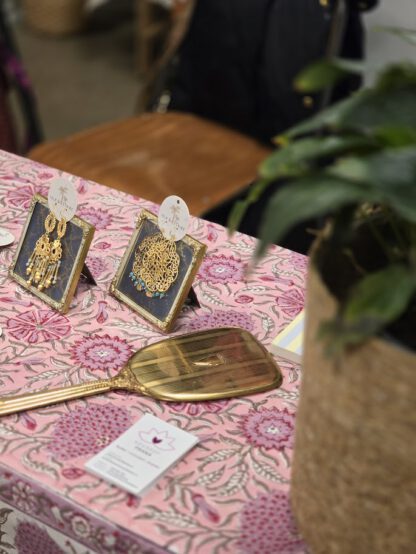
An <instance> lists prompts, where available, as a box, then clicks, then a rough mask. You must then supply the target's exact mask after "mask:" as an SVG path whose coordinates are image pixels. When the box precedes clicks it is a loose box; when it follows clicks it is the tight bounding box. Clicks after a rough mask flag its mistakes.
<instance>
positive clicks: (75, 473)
mask: <svg viewBox="0 0 416 554" xmlns="http://www.w3.org/2000/svg"><path fill="white" fill-rule="evenodd" d="M61 474H62V476H63V477H65V479H71V480H72V479H79V478H80V477H82V476H83V475H85V471H84V470H83V469H81V468H80V467H65V468H63V469H62V471H61Z"/></svg>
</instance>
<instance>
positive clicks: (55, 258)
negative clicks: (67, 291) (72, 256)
mask: <svg viewBox="0 0 416 554" xmlns="http://www.w3.org/2000/svg"><path fill="white" fill-rule="evenodd" d="M65 232H66V221H65V219H61V220H60V222H59V223H58V228H57V230H56V234H57V237H56V239H55V240H54V241H53V243H52V244H51V248H50V254H49V260H48V266H47V268H46V271H45V273H44V275H43V278H42V280H41V282H40V283H39V285H38V289H39V290H43V289H44V288H45V289H48V288H49V287H50V286H51V285H55V284H56V281H57V278H58V272H59V268H60V266H61V258H62V244H61V238H62V237H63V236H64V235H65Z"/></svg>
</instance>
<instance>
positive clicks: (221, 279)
mask: <svg viewBox="0 0 416 554" xmlns="http://www.w3.org/2000/svg"><path fill="white" fill-rule="evenodd" d="M198 275H199V277H200V278H201V279H203V280H204V281H208V283H238V282H239V281H242V280H243V275H244V264H243V262H242V261H241V260H238V259H237V258H234V257H233V256H225V255H224V254H221V255H219V256H218V255H215V254H213V255H211V256H207V257H206V258H205V260H204V261H203V263H202V266H201V269H200V270H199V273H198Z"/></svg>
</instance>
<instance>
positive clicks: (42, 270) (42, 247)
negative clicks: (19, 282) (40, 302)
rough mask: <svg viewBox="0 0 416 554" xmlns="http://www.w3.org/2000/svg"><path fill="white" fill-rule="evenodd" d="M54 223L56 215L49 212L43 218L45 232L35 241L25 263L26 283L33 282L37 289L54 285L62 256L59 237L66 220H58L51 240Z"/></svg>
mask: <svg viewBox="0 0 416 554" xmlns="http://www.w3.org/2000/svg"><path fill="white" fill-rule="evenodd" d="M56 224H57V220H56V217H55V216H54V215H53V213H52V212H49V214H48V215H47V217H46V219H45V233H44V234H43V235H42V236H41V237H39V238H38V240H37V241H36V244H35V248H34V250H33V252H32V254H31V256H30V258H29V260H28V261H27V263H26V266H27V267H26V274H27V275H29V276H30V277H29V279H28V280H27V284H28V285H31V284H32V282H33V283H34V284H35V285H36V286H37V288H38V290H43V289H47V288H49V287H50V286H51V285H55V284H56V281H57V278H58V272H59V267H60V265H61V258H62V244H61V239H62V237H63V236H64V235H65V232H66V221H65V219H61V220H60V221H59V222H58V225H57V232H56V233H57V237H56V239H55V240H54V241H53V242H51V241H50V240H49V235H50V234H51V233H52V232H53V230H54V229H55V226H56Z"/></svg>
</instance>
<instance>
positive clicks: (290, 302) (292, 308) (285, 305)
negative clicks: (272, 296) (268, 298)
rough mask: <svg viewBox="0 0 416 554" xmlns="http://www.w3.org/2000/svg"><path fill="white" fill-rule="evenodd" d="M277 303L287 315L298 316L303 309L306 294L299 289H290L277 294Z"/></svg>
mask: <svg viewBox="0 0 416 554" xmlns="http://www.w3.org/2000/svg"><path fill="white" fill-rule="evenodd" d="M276 304H277V305H278V306H279V308H281V309H282V312H283V313H285V314H286V315H288V316H290V317H296V316H297V315H298V313H300V312H301V311H302V310H303V307H304V305H305V296H304V293H303V292H300V291H299V290H298V289H290V290H288V291H287V292H285V293H284V294H281V295H279V296H277V298H276Z"/></svg>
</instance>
